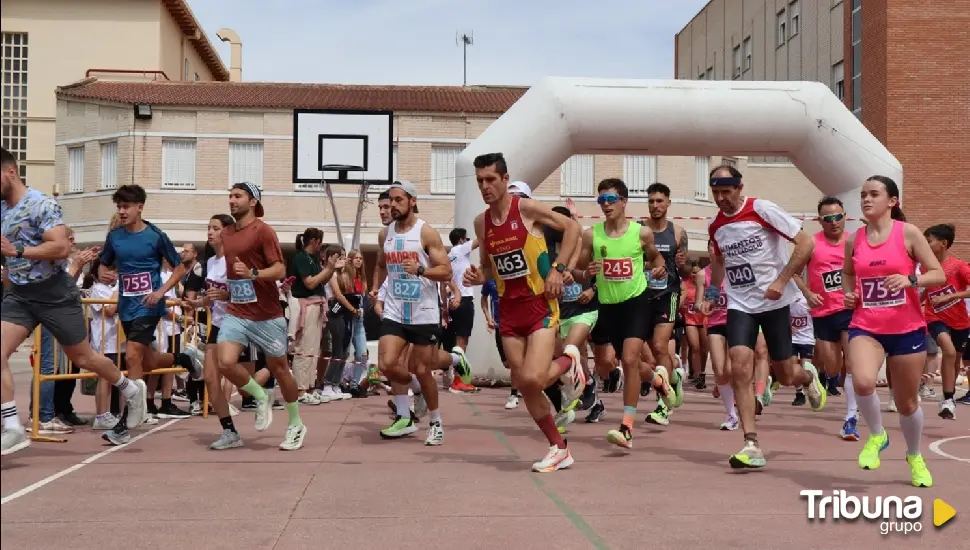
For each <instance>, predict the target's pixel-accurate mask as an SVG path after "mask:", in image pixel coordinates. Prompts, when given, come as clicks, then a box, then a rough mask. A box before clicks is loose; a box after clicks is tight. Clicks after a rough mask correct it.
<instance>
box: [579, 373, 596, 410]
mask: <svg viewBox="0 0 970 550" xmlns="http://www.w3.org/2000/svg"><path fill="white" fill-rule="evenodd" d="M579 403H580V404H579V407H580V409H581V410H584V411H586V410H589V409H590V408H591V407H592V406H593V405H595V404H596V382H593V381H592V380H590V381H589V382H588V383H587V384H586V387H585V388H583V395H582V396H581V397H580V398H579Z"/></svg>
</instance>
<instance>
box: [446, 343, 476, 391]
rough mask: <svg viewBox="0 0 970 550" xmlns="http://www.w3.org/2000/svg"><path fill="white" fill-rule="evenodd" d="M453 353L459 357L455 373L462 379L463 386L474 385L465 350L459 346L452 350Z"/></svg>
mask: <svg viewBox="0 0 970 550" xmlns="http://www.w3.org/2000/svg"><path fill="white" fill-rule="evenodd" d="M451 353H454V354H455V355H457V356H458V364H457V365H455V373H456V374H458V377H459V378H461V382H462V384H471V383H472V368H471V367H470V366H469V365H468V359H467V358H466V357H465V350H463V349H461V348H460V347H458V346H455V347H453V348H451Z"/></svg>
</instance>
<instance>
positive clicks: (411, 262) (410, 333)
mask: <svg viewBox="0 0 970 550" xmlns="http://www.w3.org/2000/svg"><path fill="white" fill-rule="evenodd" d="M388 194H389V198H390V203H391V216H392V217H393V218H394V223H391V224H390V225H388V226H387V227H385V228H384V229H381V232H380V236H379V237H378V243H379V244H380V248H378V251H377V270H376V271H377V274H376V277H377V280H376V283H377V285H376V287H377V288H380V286H381V285H382V284H383V283H384V279H385V277H387V279H388V283H387V295H386V296H385V299H384V319H383V322H382V323H381V338H380V341H379V342H378V344H377V346H378V367H379V368H380V370H381V372H382V373H384V376H386V377H387V379H388V380H389V381H390V382H391V384H392V390H393V392H394V409H395V413H396V417H395V419H394V422H393V423H392V424H391V425H390V426H388V427H387V428H384V429H383V430H381V437H382V438H384V439H398V438H401V437H405V436H408V435H411V434H413V433H414V432H416V431H417V427H416V426H415V425H414V419H413V418H411V415H410V414H407V411H408V391H407V386H408V384H410V383H411V372H410V371H412V370H413V371H414V372H413V374H414V375H415V376H417V378H418V382H419V384H420V386H421V392H420V393H421V395H422V396H423V398H424V400H425V402H426V403H427V406H428V415H429V417H430V422H429V427H428V436H427V438H426V439H425V442H424V444H425V445H429V446H434V445H441V444H442V443H443V442H444V437H445V433H444V430H443V429H442V427H441V411H440V410H439V409H438V386H437V384H436V383H435V379H434V377H433V375H432V371H431V369H432V368H433V363H434V357H435V355H436V349H437V344H438V341H439V339H440V338H441V308H440V305H439V302H438V283H440V282H446V281H450V280H451V262H449V261H448V252H447V251H446V250H445V246H444V243H442V242H441V236H440V235H438V232H437V231H435V230H434V229H433V228H432V227H431V226H430V225H428V224H426V223H425V222H424V220H421V219H419V218H418V217H417V216H416V215H415V214H417V213H418V206H417V197H418V192H417V191H416V190H415V189H414V185H412V184H411V183H410V182H406V181H405V182H398V181H396V182H394V183H393V184H391V186H390V188H389V189H388ZM408 344H410V345H411V351H410V353H409V360H408V361H409V363H410V365H409V364H407V363H405V362H404V361H403V360H402V359H403V358H404V352H405V351H406V350H407V346H408ZM409 367H410V368H409ZM459 370H461V369H459ZM459 375H461V377H462V381H463V382H464V383H466V384H467V383H469V382H470V381H471V371H470V370H468V369H465V370H464V371H462V372H459ZM404 415H406V416H404Z"/></svg>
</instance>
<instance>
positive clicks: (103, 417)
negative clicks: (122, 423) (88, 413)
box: [91, 412, 118, 432]
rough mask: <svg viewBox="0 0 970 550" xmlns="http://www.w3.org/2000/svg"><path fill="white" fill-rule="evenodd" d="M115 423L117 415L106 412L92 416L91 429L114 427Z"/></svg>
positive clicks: (102, 429)
mask: <svg viewBox="0 0 970 550" xmlns="http://www.w3.org/2000/svg"><path fill="white" fill-rule="evenodd" d="M116 424H118V417H116V416H115V415H113V414H111V413H110V412H106V413H104V414H99V415H98V416H96V417H94V424H93V425H92V426H91V429H93V430H97V431H99V432H102V431H104V430H110V429H111V428H114V427H115V425H116Z"/></svg>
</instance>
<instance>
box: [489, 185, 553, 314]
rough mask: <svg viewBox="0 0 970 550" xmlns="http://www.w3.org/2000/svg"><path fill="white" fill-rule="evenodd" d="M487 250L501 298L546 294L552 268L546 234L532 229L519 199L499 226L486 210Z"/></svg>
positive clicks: (513, 203)
mask: <svg viewBox="0 0 970 550" xmlns="http://www.w3.org/2000/svg"><path fill="white" fill-rule="evenodd" d="M485 252H486V253H487V254H488V257H489V259H490V260H491V262H492V270H493V272H494V274H495V286H496V288H497V289H498V296H499V299H500V300H521V299H528V298H534V297H536V296H542V295H543V294H544V293H545V291H546V275H547V274H548V273H549V270H550V269H551V267H552V263H551V262H550V260H549V251H548V249H547V248H546V240H545V238H544V237H540V236H536V235H534V234H532V232H531V231H529V228H528V227H526V225H525V223H523V221H522V215H521V214H520V213H519V198H518V197H512V208H510V209H509V214H508V216H506V218H505V222H504V223H502V224H500V225H496V224H495V223H494V222H493V221H492V216H491V215H490V214H489V213H488V212H486V213H485Z"/></svg>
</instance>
